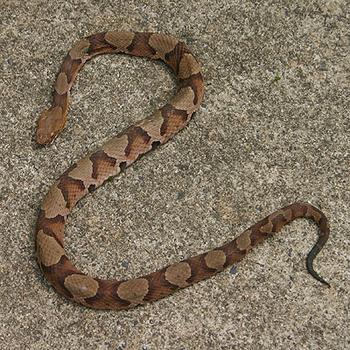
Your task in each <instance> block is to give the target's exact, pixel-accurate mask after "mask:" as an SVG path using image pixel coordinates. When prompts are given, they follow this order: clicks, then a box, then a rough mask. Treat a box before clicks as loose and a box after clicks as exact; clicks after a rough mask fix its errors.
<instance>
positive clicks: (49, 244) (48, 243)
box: [36, 230, 65, 266]
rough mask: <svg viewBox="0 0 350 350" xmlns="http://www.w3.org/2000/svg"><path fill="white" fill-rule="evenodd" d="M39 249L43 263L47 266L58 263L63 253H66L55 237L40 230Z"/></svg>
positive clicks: (38, 237) (37, 242)
mask: <svg viewBox="0 0 350 350" xmlns="http://www.w3.org/2000/svg"><path fill="white" fill-rule="evenodd" d="M36 244H37V250H38V257H39V259H40V261H41V263H42V264H44V265H45V266H52V265H55V264H57V263H58V262H59V261H60V260H61V258H62V256H63V255H65V252H64V249H63V248H62V247H61V246H60V244H59V243H58V242H57V241H56V240H55V238H53V237H51V236H48V235H47V234H45V233H44V232H43V230H40V231H39V232H38V234H37V240H36Z"/></svg>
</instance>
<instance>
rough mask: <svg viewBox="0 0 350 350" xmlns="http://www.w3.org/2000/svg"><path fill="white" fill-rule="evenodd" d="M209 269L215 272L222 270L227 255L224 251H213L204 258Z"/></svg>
mask: <svg viewBox="0 0 350 350" xmlns="http://www.w3.org/2000/svg"><path fill="white" fill-rule="evenodd" d="M204 261H205V263H206V264H207V266H208V267H210V268H211V269H215V270H222V269H223V268H224V265H225V262H226V254H225V253H224V252H223V251H222V250H212V251H210V252H209V253H207V254H206V255H205V257H204Z"/></svg>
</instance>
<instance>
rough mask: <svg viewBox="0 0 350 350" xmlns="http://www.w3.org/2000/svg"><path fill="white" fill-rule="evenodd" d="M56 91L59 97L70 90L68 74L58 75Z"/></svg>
mask: <svg viewBox="0 0 350 350" xmlns="http://www.w3.org/2000/svg"><path fill="white" fill-rule="evenodd" d="M55 90H56V92H57V93H58V94H59V95H63V94H65V93H66V92H67V91H68V90H69V84H68V80H67V74H66V73H64V72H61V73H60V74H58V77H57V80H56V84H55Z"/></svg>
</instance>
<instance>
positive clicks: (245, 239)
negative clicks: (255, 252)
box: [236, 230, 252, 250]
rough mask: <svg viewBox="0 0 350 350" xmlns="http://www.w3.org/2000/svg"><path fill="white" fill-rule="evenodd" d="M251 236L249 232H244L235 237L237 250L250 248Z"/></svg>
mask: <svg viewBox="0 0 350 350" xmlns="http://www.w3.org/2000/svg"><path fill="white" fill-rule="evenodd" d="M251 234H252V231H251V230H246V231H244V232H243V233H242V234H241V235H239V236H238V237H237V239H236V244H237V248H238V249H239V250H247V249H250V248H251V244H252V241H251V238H250V237H251Z"/></svg>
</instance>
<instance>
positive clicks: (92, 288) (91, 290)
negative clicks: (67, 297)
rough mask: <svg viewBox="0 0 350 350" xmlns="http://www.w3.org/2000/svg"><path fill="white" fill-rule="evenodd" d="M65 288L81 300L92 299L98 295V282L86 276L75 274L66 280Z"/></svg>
mask: <svg viewBox="0 0 350 350" xmlns="http://www.w3.org/2000/svg"><path fill="white" fill-rule="evenodd" d="M64 286H65V287H66V288H67V289H68V290H69V292H70V293H71V294H72V295H73V297H74V298H76V299H77V300H79V301H80V299H86V298H91V297H93V296H95V295H96V293H97V290H98V282H97V281H96V280H94V279H93V278H91V277H89V276H85V275H78V274H73V275H70V276H68V277H66V278H65V280H64Z"/></svg>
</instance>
